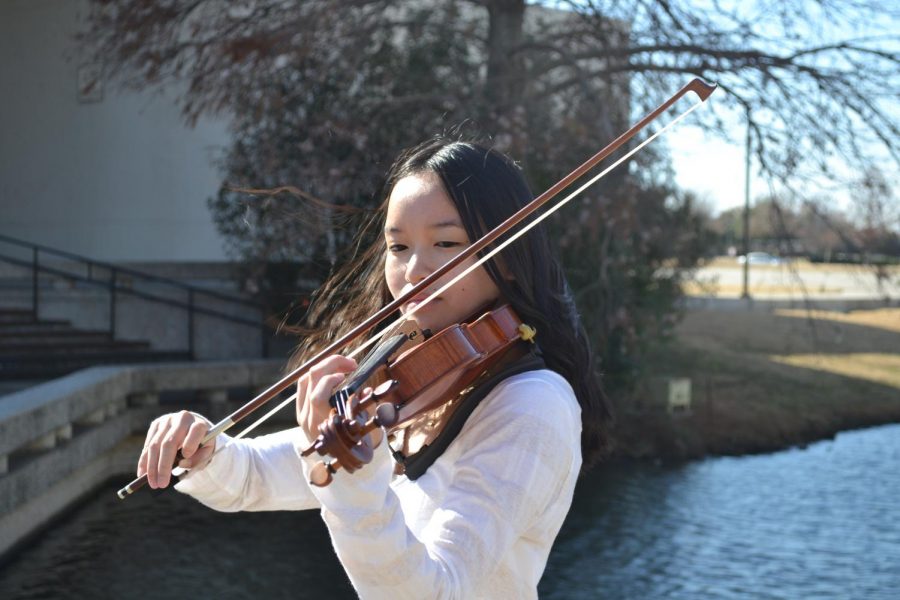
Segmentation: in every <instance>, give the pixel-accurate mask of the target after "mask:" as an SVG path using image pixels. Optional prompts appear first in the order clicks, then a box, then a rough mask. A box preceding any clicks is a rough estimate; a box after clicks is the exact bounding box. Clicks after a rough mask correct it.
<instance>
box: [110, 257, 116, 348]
mask: <svg viewBox="0 0 900 600" xmlns="http://www.w3.org/2000/svg"><path fill="white" fill-rule="evenodd" d="M109 337H111V338H113V339H115V337H116V270H115V269H110V271H109Z"/></svg>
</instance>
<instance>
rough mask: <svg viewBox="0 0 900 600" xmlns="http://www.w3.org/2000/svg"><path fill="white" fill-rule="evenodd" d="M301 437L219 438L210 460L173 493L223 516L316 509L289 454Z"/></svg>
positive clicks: (286, 433)
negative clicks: (185, 496) (230, 513)
mask: <svg viewBox="0 0 900 600" xmlns="http://www.w3.org/2000/svg"><path fill="white" fill-rule="evenodd" d="M301 437H302V433H301V431H300V429H299V428H298V427H295V428H293V429H288V430H285V431H281V432H278V433H273V434H271V435H264V436H260V437H256V438H251V439H235V438H232V437H230V436H227V435H225V434H220V435H219V437H218V438H216V444H217V450H216V453H215V454H214V455H213V458H212V460H211V461H210V462H209V463H208V464H207V465H206V466H205V467H203V468H201V469H196V470H193V471H190V472H188V474H186V475H184V476H182V478H181V481H179V482H178V483H177V484H176V485H175V489H176V490H178V491H179V492H183V493H186V494H190V495H191V496H193V497H194V498H196V499H197V500H199V501H200V502H202V503H203V504H205V505H207V506H209V507H210V508H214V509H215V510H219V511H225V512H236V511H240V510H248V511H263V510H303V509H308V508H318V506H319V502H318V500H317V499H316V497H315V496H313V494H312V492H310V489H309V488H310V486H309V484H308V483H307V480H306V476H305V475H304V473H303V470H302V468H301V465H300V460H299V459H298V456H297V452H296V450H295V448H296V444H297V443H298V438H301Z"/></svg>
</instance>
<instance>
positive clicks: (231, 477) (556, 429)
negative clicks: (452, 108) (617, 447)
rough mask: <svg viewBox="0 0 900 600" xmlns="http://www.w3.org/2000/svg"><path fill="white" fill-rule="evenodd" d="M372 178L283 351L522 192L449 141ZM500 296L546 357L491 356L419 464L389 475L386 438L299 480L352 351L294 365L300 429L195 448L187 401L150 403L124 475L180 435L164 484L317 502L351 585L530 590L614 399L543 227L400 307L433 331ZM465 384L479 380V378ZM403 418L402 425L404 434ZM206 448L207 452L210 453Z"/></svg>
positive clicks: (446, 255) (403, 590)
mask: <svg viewBox="0 0 900 600" xmlns="http://www.w3.org/2000/svg"><path fill="white" fill-rule="evenodd" d="M386 189H387V192H388V193H387V195H386V196H387V197H386V200H385V202H384V204H383V206H382V209H381V210H380V212H379V216H378V218H377V219H376V220H375V223H376V226H378V227H379V228H382V229H383V234H381V235H380V236H379V241H378V242H377V243H375V244H374V245H372V246H371V247H370V248H368V249H367V250H366V251H365V252H363V253H362V254H361V255H360V256H359V257H358V258H357V259H356V260H355V261H352V263H351V264H350V265H349V266H348V267H347V268H345V269H344V270H343V271H342V272H340V273H338V274H337V275H336V276H335V277H333V278H332V280H331V281H329V282H328V283H327V284H326V286H325V287H324V288H323V291H322V293H321V294H320V296H319V299H318V301H317V303H316V305H315V306H314V308H313V310H312V312H311V320H310V322H314V323H317V324H318V326H317V329H315V330H314V331H313V332H312V335H310V336H309V337H308V338H307V339H306V341H305V343H304V345H303V346H302V348H301V349H300V350H299V351H298V356H297V359H296V360H295V361H294V362H295V363H297V364H299V361H300V359H302V357H303V356H304V355H306V356H308V355H310V354H309V353H310V352H312V351H314V350H316V349H317V348H321V347H324V344H325V343H327V342H328V341H329V340H332V339H334V338H335V337H336V336H337V335H339V334H341V333H343V331H345V330H347V329H349V327H351V326H352V325H353V324H354V323H356V322H358V321H359V320H360V318H361V317H363V316H366V315H368V314H370V313H372V312H374V311H375V310H376V309H378V308H381V307H382V306H384V305H385V304H387V303H388V302H389V301H390V300H391V299H392V298H395V297H398V296H400V295H401V294H403V293H404V292H405V291H407V290H409V289H410V288H412V286H414V285H415V284H416V283H417V282H419V281H421V280H422V279H423V278H425V277H426V276H427V275H428V274H430V273H431V272H433V271H434V270H436V269H437V268H438V267H440V266H441V265H443V264H444V263H446V262H447V261H448V260H449V259H450V258H452V257H453V256H455V255H456V254H457V253H458V252H459V251H460V250H461V249H462V248H464V247H465V246H467V245H468V244H470V242H471V241H472V240H475V239H477V238H479V237H481V235H482V234H483V233H484V232H485V231H487V230H489V229H491V228H493V227H494V226H495V225H497V224H498V223H500V222H501V221H503V220H504V219H505V218H506V217H508V216H509V215H510V214H512V213H513V212H515V211H516V210H518V209H519V208H521V207H522V206H524V205H525V204H526V203H527V202H529V201H530V200H531V199H532V195H531V192H530V191H529V190H528V187H527V185H526V184H525V181H524V179H523V177H522V173H521V172H520V170H519V169H518V167H516V165H515V164H514V163H513V162H512V161H511V160H510V159H509V158H507V157H505V156H503V155H502V154H500V153H498V152H496V151H493V150H490V149H488V148H484V147H481V146H479V145H476V144H472V143H465V142H458V141H449V140H446V139H434V140H431V141H428V142H426V143H424V144H421V145H419V146H417V147H415V148H412V149H410V150H408V151H406V152H404V153H403V154H402V155H401V156H400V158H399V159H398V160H397V162H396V163H395V164H394V165H393V167H392V169H391V171H390V173H389V177H388V181H387V185H386ZM363 235H364V234H363ZM472 262H474V259H471V260H470V262H469V264H472ZM451 276H452V274H451V275H448V276H447V279H449V277H451ZM437 287H438V286H435V288H434V289H437ZM420 300H421V297H417V298H415V299H414V300H413V301H411V302H409V303H408V304H407V305H406V306H405V307H403V308H402V309H401V312H402V313H406V312H409V311H411V310H412V309H413V308H414V306H415V305H416V304H417V302H418V301H420ZM500 303H508V304H510V305H511V306H512V307H513V309H514V310H515V311H516V313H517V314H518V315H519V317H520V318H521V319H522V321H523V322H524V323H527V324H529V325H531V326H532V327H534V328H535V329H536V330H537V336H536V342H537V343H536V345H535V347H537V348H540V353H541V355H542V356H541V358H542V360H543V363H540V359H537V358H535V356H533V353H532V355H531V356H530V358H529V360H531V361H532V362H530V363H521V362H520V363H519V364H520V365H521V364H525V365H526V366H525V367H524V368H519V369H518V370H512V371H506V372H505V373H515V374H509V375H508V376H506V377H505V378H504V377H503V375H504V372H503V371H502V370H501V372H500V374H499V375H498V376H497V377H495V378H494V380H493V381H492V383H491V385H492V386H493V387H490V391H489V392H487V393H486V394H484V393H482V394H481V396H482V397H481V399H480V401H479V402H478V404H477V406H476V407H475V408H474V410H473V411H472V412H471V414H470V415H469V416H468V418H467V419H465V421H464V425H463V426H462V428H461V431H459V432H458V434H457V435H456V436H455V437H454V438H453V439H452V440H450V441H449V443H445V444H444V445H445V446H446V447H445V448H444V450H443V453H441V454H440V455H439V456H437V457H436V458H435V457H433V456H432V457H431V459H430V461H429V462H430V464H427V465H426V468H425V469H424V472H423V469H422V468H421V465H420V466H419V467H418V468H417V472H416V473H415V475H413V474H412V473H410V472H407V473H406V474H398V473H397V472H398V471H400V470H402V469H397V468H396V467H397V465H396V464H395V461H396V460H400V461H401V462H403V461H404V458H403V456H404V452H406V451H409V450H410V449H409V448H406V447H404V446H403V443H401V444H400V446H401V447H398V446H397V445H396V442H397V440H392V443H393V444H394V447H393V449H394V451H395V452H394V457H397V458H394V457H392V453H391V445H390V444H386V443H382V444H381V445H380V446H379V447H378V448H377V449H376V453H375V457H374V459H373V461H372V462H371V463H370V464H368V465H366V466H365V467H364V468H362V469H361V470H359V471H357V472H356V473H354V474H352V475H350V474H347V473H344V472H338V474H337V475H335V477H334V481H333V483H331V485H329V486H327V487H314V486H311V485H309V484H308V483H307V481H308V477H309V473H310V469H311V468H312V467H313V465H314V464H315V463H316V462H317V461H318V459H319V457H318V456H317V455H315V454H314V455H312V456H310V457H301V456H300V452H301V451H302V450H303V449H304V448H306V447H307V446H308V445H309V443H310V441H311V440H314V439H315V437H316V436H317V435H318V430H317V427H318V425H319V423H321V422H322V421H323V420H324V419H325V418H326V417H327V415H328V412H329V404H328V398H329V396H330V394H331V392H332V390H333V389H334V388H335V387H336V386H338V385H339V384H340V383H341V382H342V380H343V379H344V377H345V375H346V374H347V373H349V372H350V371H352V370H353V369H354V368H355V367H356V362H355V361H354V360H352V359H350V358H347V357H343V356H332V357H329V358H327V359H325V360H324V361H323V362H321V363H320V364H319V365H317V366H315V367H313V368H312V369H311V371H310V372H309V373H308V374H307V375H305V376H303V377H302V378H301V379H300V380H299V381H298V384H297V392H298V393H297V420H298V424H299V427H298V428H295V429H292V430H288V431H284V432H281V433H277V434H273V435H269V436H263V437H259V438H255V439H249V440H232V439H230V438H228V437H227V436H224V435H223V436H220V437H219V438H218V439H217V440H216V442H215V444H210V445H208V446H207V447H202V448H199V447H198V446H199V441H200V440H201V439H202V437H203V435H204V434H205V432H206V431H207V429H208V427H209V423H208V422H207V421H205V420H204V419H202V418H201V417H199V416H197V415H193V414H191V413H186V412H182V413H179V414H174V415H168V416H165V417H161V418H160V419H157V420H156V421H154V422H153V424H152V425H151V427H150V431H149V432H148V435H147V442H146V444H145V447H144V451H143V453H142V454H141V458H140V462H139V464H138V475H142V474H143V473H145V472H146V473H147V474H148V478H149V484H150V485H151V487H154V488H159V487H165V486H167V485H168V484H169V482H170V470H171V465H172V462H173V460H174V458H175V454H176V452H177V450H178V449H179V448H180V449H181V450H182V454H183V455H184V457H185V460H184V461H183V462H184V464H183V466H188V467H192V468H191V470H190V472H189V473H188V474H187V475H186V476H184V477H183V478H182V479H181V481H180V482H179V483H178V484H177V486H176V489H178V490H179V491H181V492H185V493H188V494H191V495H193V496H194V497H196V498H197V499H198V500H200V501H201V502H203V503H204V504H207V505H209V506H211V507H212V508H215V509H217V510H223V511H237V510H299V509H309V508H320V509H321V512H322V516H323V518H324V520H325V522H326V524H327V526H328V528H329V531H330V533H331V537H332V541H333V544H334V548H335V550H336V552H337V555H338V557H339V559H340V561H341V563H342V564H343V566H344V568H345V569H346V571H347V573H348V575H349V577H350V580H351V582H352V583H353V585H354V587H355V588H356V590H357V592H358V593H359V594H360V596H361V597H363V598H382V597H383V598H388V597H390V598H424V597H428V598H533V597H536V595H537V584H538V580H539V579H540V577H541V574H542V573H543V570H544V567H545V565H546V561H547V556H548V554H549V552H550V547H551V545H552V543H553V540H554V538H555V537H556V535H557V533H558V532H559V529H560V527H561V525H562V523H563V519H564V518H565V515H566V513H567V511H568V509H569V506H570V504H571V501H572V493H573V491H574V488H575V481H576V478H577V476H578V473H579V472H580V470H582V468H583V465H588V464H590V463H591V462H592V461H593V460H594V459H595V458H596V457H597V455H598V453H599V452H600V451H601V450H602V446H603V443H604V440H605V436H604V426H605V425H606V423H607V421H608V420H609V418H610V413H609V409H608V406H607V403H606V400H605V398H604V396H603V394H602V391H601V390H600V387H599V385H598V382H597V380H596V379H595V376H594V375H593V370H592V366H591V355H590V349H589V346H588V343H587V340H586V338H585V334H584V330H583V328H582V326H581V324H580V321H579V317H578V314H577V312H576V309H575V306H574V303H573V300H572V296H571V294H570V292H569V289H568V286H567V284H566V281H565V278H564V276H563V272H562V270H561V268H560V266H559V264H558V263H557V261H556V260H555V259H554V257H553V255H552V253H551V249H550V245H549V242H548V239H547V235H546V232H545V231H543V230H542V229H539V228H535V229H534V230H532V232H530V233H529V234H528V235H527V236H525V238H524V239H521V240H519V241H517V242H516V243H515V244H512V245H511V246H509V247H507V248H506V249H505V250H504V251H503V252H502V253H501V255H500V257H499V259H494V260H491V261H489V262H488V263H486V265H485V267H482V268H479V269H477V270H475V271H473V272H472V273H471V274H470V275H468V276H466V277H465V278H464V279H463V280H462V281H461V282H459V283H458V284H457V285H456V286H455V287H453V288H451V289H449V290H447V291H445V292H443V293H441V294H440V296H439V297H438V298H437V299H436V300H435V301H433V302H430V303H429V304H427V305H425V306H423V307H421V309H420V310H418V311H416V313H415V315H414V319H415V320H416V322H417V323H418V325H419V326H420V328H422V329H430V330H431V331H433V332H437V331H440V330H441V329H443V328H444V327H447V326H449V325H452V324H455V323H460V322H463V321H465V320H467V319H469V318H471V317H472V316H473V315H476V316H477V313H478V312H479V311H483V310H484V309H485V307H490V306H495V305H498V304H500ZM535 360H537V361H538V362H537V363H535V362H534V361H535ZM529 365H530V366H529ZM498 381H499V382H498ZM484 385H485V386H487V384H486V383H485V384H484ZM486 389H487V388H486V387H485V388H482V390H481V391H482V392H484V391H485V390H486ZM469 393H470V394H473V395H474V394H478V393H479V386H478V385H476V387H475V389H474V390H472V391H471V392H469ZM416 427H417V425H413V426H411V427H409V428H407V429H406V430H404V431H403V434H404V436H409V439H412V438H414V437H415V435H416V433H417V432H416V431H415V428H416ZM423 427H424V425H423ZM444 441H445V442H446V441H447V440H444ZM216 447H218V448H219V449H220V451H219V452H216V453H215V454H214V455H213V450H214V448H216ZM413 451H414V450H413ZM210 457H212V459H211V460H210ZM410 464H411V463H410ZM406 466H409V465H406Z"/></svg>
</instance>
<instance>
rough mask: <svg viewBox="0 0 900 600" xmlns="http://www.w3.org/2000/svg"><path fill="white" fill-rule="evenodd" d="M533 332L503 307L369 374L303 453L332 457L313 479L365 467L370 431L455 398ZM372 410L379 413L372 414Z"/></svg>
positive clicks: (451, 329)
mask: <svg viewBox="0 0 900 600" xmlns="http://www.w3.org/2000/svg"><path fill="white" fill-rule="evenodd" d="M532 333H533V330H530V328H528V326H526V325H523V323H522V321H521V320H520V319H519V317H518V315H516V313H515V312H514V311H513V309H512V308H511V307H510V306H509V305H504V306H501V307H500V308H498V309H496V310H493V311H490V312H488V313H485V314H484V315H482V316H481V317H479V318H477V319H476V320H474V321H472V322H471V323H462V324H457V325H451V326H450V327H447V328H446V329H444V330H442V331H440V332H439V333H437V334H435V335H432V336H431V337H429V338H428V339H427V340H425V341H423V342H421V343H420V344H418V345H416V346H413V347H412V348H410V349H409V350H406V351H404V352H401V353H400V354H399V355H398V356H397V357H396V358H392V359H389V360H388V361H387V363H386V364H384V365H383V367H382V368H380V369H378V370H377V371H376V372H375V374H374V375H373V376H372V377H371V378H370V382H371V384H374V385H373V387H366V388H365V389H363V390H362V393H360V394H358V395H354V396H351V397H350V399H349V406H348V409H347V410H346V411H344V414H343V415H342V414H341V412H342V411H340V410H333V411H332V413H331V415H330V417H329V418H328V419H327V420H326V421H325V422H323V423H322V424H321V425H320V426H319V436H318V437H317V438H316V440H315V441H314V442H313V443H312V444H310V446H309V447H308V448H306V450H304V452H303V455H304V456H307V455H309V454H312V452H314V451H315V452H317V453H318V454H320V455H322V456H330V457H332V458H333V459H334V460H332V461H331V462H327V463H326V462H320V463H319V464H317V465H316V467H314V469H313V470H312V472H311V473H310V483H312V484H313V485H319V486H322V485H328V483H330V482H331V480H332V477H331V476H332V475H333V474H334V473H335V472H336V471H337V469H339V468H343V469H345V470H346V471H348V472H350V473H352V472H353V471H355V470H357V469H359V468H361V467H362V466H363V465H365V464H366V463H368V462H369V461H370V460H371V459H372V456H373V448H374V444H372V443H371V441H370V439H369V437H368V434H369V433H370V432H372V431H373V430H374V429H376V428H378V427H381V428H384V429H385V430H388V431H390V430H393V429H397V428H400V427H402V426H404V425H405V424H407V423H409V422H410V421H412V420H413V419H415V418H416V417H418V416H419V415H422V414H423V413H426V412H428V411H430V410H433V409H435V408H437V407H439V406H441V405H442V404H444V403H446V402H448V401H449V400H452V399H453V398H456V397H457V396H458V395H459V394H460V393H461V392H462V391H463V390H465V389H466V388H468V387H469V386H470V385H472V383H473V382H474V381H475V380H476V379H477V378H478V376H479V375H481V374H482V373H484V372H485V371H486V370H487V369H489V368H490V367H491V366H492V365H493V364H494V363H495V362H496V361H497V360H499V359H500V358H501V357H502V356H503V355H504V352H505V351H506V350H508V349H509V348H510V347H511V346H512V345H513V344H514V343H515V342H517V341H519V340H522V339H523V338H526V337H529V334H532ZM373 409H374V413H375V416H374V417H372V418H368V417H367V415H368V413H369V412H370V411H373Z"/></svg>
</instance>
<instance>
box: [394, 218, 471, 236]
mask: <svg viewBox="0 0 900 600" xmlns="http://www.w3.org/2000/svg"><path fill="white" fill-rule="evenodd" d="M448 227H457V228H459V229H465V227H463V226H462V223H460V222H459V221H458V220H456V219H452V220H449V221H441V222H439V223H433V224H431V225H429V226H428V229H446V228H448ZM402 231H403V230H402V229H400V228H399V227H385V228H384V232H385V233H401V232H402Z"/></svg>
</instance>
